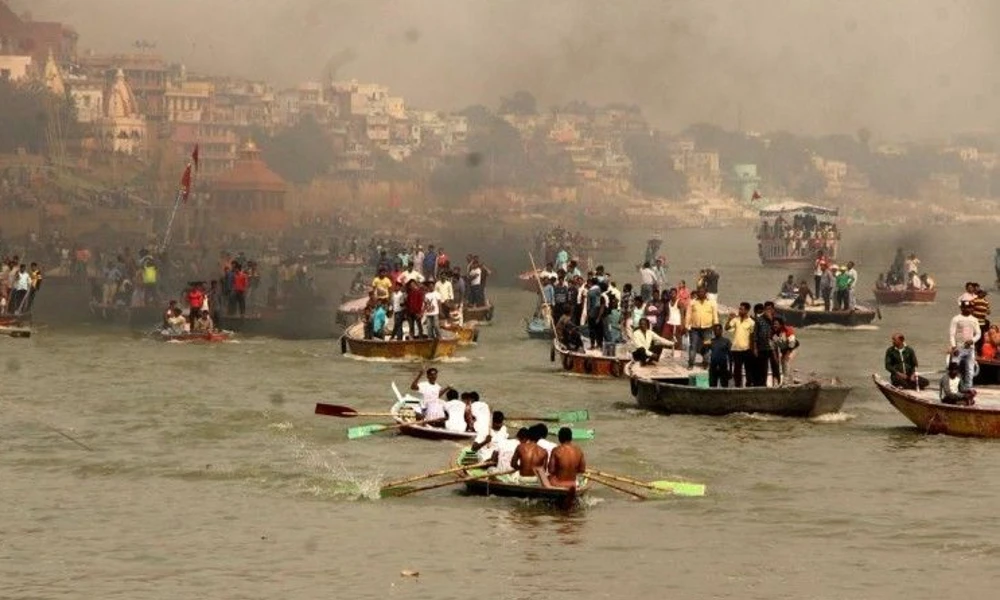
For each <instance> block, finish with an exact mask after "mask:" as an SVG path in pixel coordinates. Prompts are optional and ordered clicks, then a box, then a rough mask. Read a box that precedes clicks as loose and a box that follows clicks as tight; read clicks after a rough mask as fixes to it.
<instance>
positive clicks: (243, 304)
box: [233, 263, 250, 317]
mask: <svg viewBox="0 0 1000 600" xmlns="http://www.w3.org/2000/svg"><path fill="white" fill-rule="evenodd" d="M249 287H250V277H248V276H247V273H246V271H244V270H243V267H242V266H241V265H240V264H239V263H237V264H236V273H235V274H234V275H233V302H234V303H235V304H236V306H237V307H238V308H239V311H240V317H244V316H246V312H247V288H249Z"/></svg>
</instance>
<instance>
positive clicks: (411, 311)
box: [406, 279, 424, 339]
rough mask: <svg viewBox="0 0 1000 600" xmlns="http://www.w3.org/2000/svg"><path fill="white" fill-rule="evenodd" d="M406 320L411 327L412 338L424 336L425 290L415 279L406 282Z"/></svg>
mask: <svg viewBox="0 0 1000 600" xmlns="http://www.w3.org/2000/svg"><path fill="white" fill-rule="evenodd" d="M406 322H407V324H408V325H409V327H410V339H416V338H417V332H418V331H419V332H420V336H419V337H424V290H423V288H421V287H420V284H419V283H417V281H416V280H415V279H411V280H410V281H409V282H407V284H406Z"/></svg>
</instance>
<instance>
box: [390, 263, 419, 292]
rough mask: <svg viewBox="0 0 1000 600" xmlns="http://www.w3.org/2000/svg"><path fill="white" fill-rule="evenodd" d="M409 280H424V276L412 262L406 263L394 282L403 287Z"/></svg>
mask: <svg viewBox="0 0 1000 600" xmlns="http://www.w3.org/2000/svg"><path fill="white" fill-rule="evenodd" d="M410 281H416V282H417V283H423V282H424V276H423V275H422V274H421V273H420V271H418V270H417V269H416V268H415V267H414V265H413V263H412V262H411V263H409V264H408V265H406V270H405V271H403V272H402V273H400V274H399V277H398V278H396V283H398V284H399V285H401V286H403V287H406V284H407V283H409V282H410Z"/></svg>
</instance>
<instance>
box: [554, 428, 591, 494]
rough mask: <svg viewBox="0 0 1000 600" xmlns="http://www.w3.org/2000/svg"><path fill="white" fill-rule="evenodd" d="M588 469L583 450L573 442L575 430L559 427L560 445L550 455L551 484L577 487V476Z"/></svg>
mask: <svg viewBox="0 0 1000 600" xmlns="http://www.w3.org/2000/svg"><path fill="white" fill-rule="evenodd" d="M586 470H587V461H586V459H585V458H584V456H583V450H580V448H579V446H577V445H575V444H574V443H573V430H572V429H570V428H569V427H562V428H560V429H559V445H558V446H556V447H555V448H554V449H553V450H552V452H551V454H550V456H549V465H548V471H549V484H550V485H553V486H558V487H576V478H577V476H578V475H580V474H582V473H583V472H584V471H586Z"/></svg>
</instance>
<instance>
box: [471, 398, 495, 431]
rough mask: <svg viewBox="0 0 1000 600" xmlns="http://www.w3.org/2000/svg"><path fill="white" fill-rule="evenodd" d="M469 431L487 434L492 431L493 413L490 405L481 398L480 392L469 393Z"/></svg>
mask: <svg viewBox="0 0 1000 600" xmlns="http://www.w3.org/2000/svg"><path fill="white" fill-rule="evenodd" d="M469 400H470V403H469V429H468V430H469V431H474V432H476V433H477V434H485V433H487V432H488V431H489V430H490V424H491V423H492V419H493V411H492V410H490V405H489V404H487V403H486V402H485V401H483V399H482V398H480V397H479V392H476V391H472V392H469Z"/></svg>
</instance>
